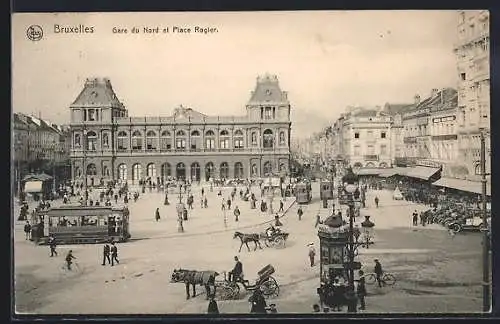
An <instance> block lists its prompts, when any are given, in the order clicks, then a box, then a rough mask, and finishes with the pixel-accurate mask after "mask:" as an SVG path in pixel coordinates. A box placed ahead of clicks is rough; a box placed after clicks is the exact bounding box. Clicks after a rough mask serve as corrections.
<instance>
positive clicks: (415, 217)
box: [412, 209, 418, 226]
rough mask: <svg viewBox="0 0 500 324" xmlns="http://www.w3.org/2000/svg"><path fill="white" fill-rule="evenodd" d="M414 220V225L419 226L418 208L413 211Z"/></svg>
mask: <svg viewBox="0 0 500 324" xmlns="http://www.w3.org/2000/svg"><path fill="white" fill-rule="evenodd" d="M412 222H413V226H417V225H418V213H417V210H416V209H415V211H414V212H413V217H412Z"/></svg>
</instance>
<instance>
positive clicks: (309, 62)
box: [11, 10, 491, 316]
mask: <svg viewBox="0 0 500 324" xmlns="http://www.w3.org/2000/svg"><path fill="white" fill-rule="evenodd" d="M489 29H490V28H489V12H488V11H487V10H475V11H458V10H457V11H418V10H417V11H415V10H413V11H297V12H293V11H275V12H196V13H195V12H169V13H166V12H155V13H153V12H151V13H147V12H142V13H126V12H122V13H36V14H35V13H14V14H13V15H12V95H13V100H12V124H11V126H12V132H13V142H12V147H11V149H12V169H11V178H12V199H13V206H14V207H13V210H12V220H13V224H14V226H13V228H12V233H13V237H14V239H13V241H12V242H13V243H12V244H13V246H14V258H13V265H14V270H15V271H14V272H15V276H14V278H13V280H14V281H15V295H14V298H15V312H16V314H30V315H48V314H51V315H54V314H66V315H72V314H80V315H81V314H84V315H90V314H121V315H132V314H152V315H164V314H219V315H218V316H223V315H227V314H248V316H250V315H252V314H271V313H279V314H282V313H289V314H291V313H295V314H297V313H308V314H314V313H321V314H323V313H328V314H329V315H331V316H335V315H336V314H342V313H351V314H353V315H355V314H391V313H412V314H415V315H417V316H418V314H429V313H435V314H438V313H481V312H489V310H490V308H491V254H490V253H491V250H490V242H491V235H490V232H491V231H490V228H491V221H490V220H491V212H490V211H491V203H490V201H491V189H490V174H491V170H490V165H491V163H490V161H491V150H490V133H489V130H490V74H489V67H490V64H489V62H490V54H489V53H490V49H489V43H490V40H489Z"/></svg>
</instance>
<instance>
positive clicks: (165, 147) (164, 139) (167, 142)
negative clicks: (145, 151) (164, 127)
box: [160, 131, 172, 151]
mask: <svg viewBox="0 0 500 324" xmlns="http://www.w3.org/2000/svg"><path fill="white" fill-rule="evenodd" d="M160 149H161V150H162V151H169V150H170V149H172V136H171V135H170V132H169V131H163V132H162V133H161V138H160Z"/></svg>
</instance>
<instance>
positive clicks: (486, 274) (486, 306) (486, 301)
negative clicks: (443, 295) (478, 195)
mask: <svg viewBox="0 0 500 324" xmlns="http://www.w3.org/2000/svg"><path fill="white" fill-rule="evenodd" d="M479 131H480V133H481V184H482V214H483V215H482V216H483V226H484V227H487V224H488V213H487V210H486V182H487V180H486V144H485V138H484V129H483V128H480V129H479ZM488 243H489V237H488V231H487V230H483V312H489V311H490V308H491V307H490V262H489V261H490V260H489V259H490V255H489V244H488Z"/></svg>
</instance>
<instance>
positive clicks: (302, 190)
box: [295, 182, 312, 204]
mask: <svg viewBox="0 0 500 324" xmlns="http://www.w3.org/2000/svg"><path fill="white" fill-rule="evenodd" d="M295 198H296V201H297V203H298V204H308V203H310V202H311V200H312V190H311V183H310V182H299V183H297V184H295Z"/></svg>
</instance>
